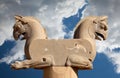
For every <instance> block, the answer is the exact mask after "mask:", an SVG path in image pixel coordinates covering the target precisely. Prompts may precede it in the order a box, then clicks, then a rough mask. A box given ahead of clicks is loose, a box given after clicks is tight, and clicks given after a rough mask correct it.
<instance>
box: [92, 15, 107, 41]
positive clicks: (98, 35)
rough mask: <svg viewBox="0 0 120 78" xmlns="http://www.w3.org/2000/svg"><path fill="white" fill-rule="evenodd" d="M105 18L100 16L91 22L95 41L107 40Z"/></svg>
mask: <svg viewBox="0 0 120 78" xmlns="http://www.w3.org/2000/svg"><path fill="white" fill-rule="evenodd" d="M107 18H108V17H107V16H100V17H98V18H97V19H95V20H94V21H93V23H94V24H95V39H97V40H106V38H107V35H108V34H107V30H108V25H107Z"/></svg>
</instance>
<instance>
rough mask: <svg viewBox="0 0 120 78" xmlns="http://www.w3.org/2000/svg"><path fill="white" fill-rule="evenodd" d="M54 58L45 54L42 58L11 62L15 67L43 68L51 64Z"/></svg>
mask: <svg viewBox="0 0 120 78" xmlns="http://www.w3.org/2000/svg"><path fill="white" fill-rule="evenodd" d="M53 62H54V60H53V58H52V57H51V56H45V57H42V58H41V59H37V60H32V59H31V60H24V61H16V62H15V63H13V64H11V67H12V68H13V69H16V70H18V69H26V68H43V67H48V66H51V65H52V64H54V63H53Z"/></svg>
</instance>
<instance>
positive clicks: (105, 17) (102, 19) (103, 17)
mask: <svg viewBox="0 0 120 78" xmlns="http://www.w3.org/2000/svg"><path fill="white" fill-rule="evenodd" d="M107 18H108V16H102V17H101V19H100V20H101V21H105V20H107Z"/></svg>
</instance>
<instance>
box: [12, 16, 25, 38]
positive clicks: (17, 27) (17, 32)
mask: <svg viewBox="0 0 120 78" xmlns="http://www.w3.org/2000/svg"><path fill="white" fill-rule="evenodd" d="M15 20H16V23H15V24H14V26H13V37H14V39H15V40H18V39H19V38H20V37H21V36H22V38H21V40H23V39H26V29H25V26H24V25H25V22H24V21H22V16H18V15H17V16H15Z"/></svg>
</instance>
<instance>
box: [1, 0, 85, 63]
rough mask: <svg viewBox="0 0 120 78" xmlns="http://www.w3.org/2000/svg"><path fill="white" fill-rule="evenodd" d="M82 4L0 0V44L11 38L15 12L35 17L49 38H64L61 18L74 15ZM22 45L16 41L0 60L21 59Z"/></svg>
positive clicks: (70, 0) (81, 1) (75, 0)
mask: <svg viewBox="0 0 120 78" xmlns="http://www.w3.org/2000/svg"><path fill="white" fill-rule="evenodd" d="M84 4H85V0H47V1H46V0H29V1H28V0H12V1H10V0H1V1H0V45H2V44H3V43H4V41H5V40H12V26H13V24H14V18H13V16H14V15H16V14H18V15H19V14H20V15H25V16H26V15H27V16H34V17H37V18H38V19H40V21H41V23H42V25H43V26H44V27H45V28H46V30H47V34H48V36H49V38H56V39H58V38H64V35H65V34H66V33H65V32H64V31H63V28H64V25H63V23H62V20H63V18H67V17H70V16H72V15H75V14H76V13H77V12H78V10H79V9H80V8H81V7H82V6H83V5H84ZM23 45H24V44H23V43H21V42H20V41H18V42H17V44H16V46H15V47H14V48H13V49H12V50H11V51H10V52H9V53H8V55H6V56H5V57H4V58H2V59H0V62H7V63H10V62H12V61H14V60H16V59H19V60H20V59H23V57H24V53H23Z"/></svg>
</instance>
